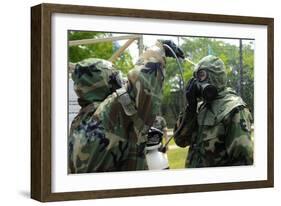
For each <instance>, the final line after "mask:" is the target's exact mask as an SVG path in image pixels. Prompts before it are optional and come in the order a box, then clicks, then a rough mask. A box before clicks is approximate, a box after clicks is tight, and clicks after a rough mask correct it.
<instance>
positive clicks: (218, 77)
mask: <svg viewBox="0 0 281 206" xmlns="http://www.w3.org/2000/svg"><path fill="white" fill-rule="evenodd" d="M201 69H204V70H206V71H207V72H208V79H209V83H210V84H212V85H214V86H216V88H217V89H218V90H219V91H220V90H222V89H223V88H225V86H226V83H227V76H226V70H225V65H224V63H223V61H222V60H221V59H220V58H219V57H216V56H212V55H209V56H206V57H204V58H202V59H201V60H200V61H199V62H198V64H197V65H196V67H195V70H194V73H197V72H198V71H199V70H201Z"/></svg>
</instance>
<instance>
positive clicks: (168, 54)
mask: <svg viewBox="0 0 281 206" xmlns="http://www.w3.org/2000/svg"><path fill="white" fill-rule="evenodd" d="M159 41H160V42H161V43H162V44H163V46H164V49H165V55H166V57H173V58H175V56H174V55H173V53H172V51H171V50H170V49H169V48H168V47H167V46H165V45H168V46H169V47H170V48H171V49H172V50H173V51H174V52H175V54H176V56H177V57H178V58H182V59H184V53H183V50H182V49H181V48H179V47H178V46H177V45H176V44H175V43H174V42H173V41H172V40H159Z"/></svg>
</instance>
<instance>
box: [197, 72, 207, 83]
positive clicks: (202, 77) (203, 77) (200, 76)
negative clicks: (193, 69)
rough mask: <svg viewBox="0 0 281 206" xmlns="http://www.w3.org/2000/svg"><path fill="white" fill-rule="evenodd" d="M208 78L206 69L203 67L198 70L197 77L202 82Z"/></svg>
mask: <svg viewBox="0 0 281 206" xmlns="http://www.w3.org/2000/svg"><path fill="white" fill-rule="evenodd" d="M207 78H208V74H207V72H206V71H205V70H203V69H201V70H199V71H198V72H197V79H198V81H200V82H203V81H205V80H206V79H207Z"/></svg>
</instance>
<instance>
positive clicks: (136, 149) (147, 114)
mask: <svg viewBox="0 0 281 206" xmlns="http://www.w3.org/2000/svg"><path fill="white" fill-rule="evenodd" d="M164 66H165V60H164V55H163V47H162V45H161V44H159V43H157V44H156V45H155V46H154V47H152V48H149V49H148V50H147V51H146V52H144V54H143V55H142V56H141V57H140V59H139V61H138V63H137V64H136V66H135V68H134V69H132V70H131V71H130V72H129V73H128V81H129V82H128V84H127V85H125V86H123V87H122V88H120V89H117V90H116V92H113V93H112V94H111V95H109V96H108V97H107V98H106V99H105V100H104V101H102V102H101V103H99V105H98V107H97V108H96V107H95V106H92V109H91V108H90V106H88V107H89V109H88V110H87V109H86V112H85V114H84V115H83V117H82V118H81V121H79V124H76V126H75V128H74V129H72V130H71V132H70V135H69V173H86V172H108V171H129V170H145V169H147V163H146V159H145V152H144V151H145V150H144V148H145V142H146V134H147V132H148V129H149V128H150V126H151V125H152V123H153V121H154V119H155V116H156V114H157V113H158V110H159V108H160V106H159V105H160V103H161V93H162V83H163V77H164V76H163V74H164Z"/></svg>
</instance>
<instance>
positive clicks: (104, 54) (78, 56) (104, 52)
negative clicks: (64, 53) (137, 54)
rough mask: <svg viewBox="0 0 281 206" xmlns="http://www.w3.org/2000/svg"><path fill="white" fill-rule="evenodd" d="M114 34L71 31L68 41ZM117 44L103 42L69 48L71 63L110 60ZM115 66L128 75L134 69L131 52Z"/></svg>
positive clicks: (117, 61)
mask: <svg viewBox="0 0 281 206" xmlns="http://www.w3.org/2000/svg"><path fill="white" fill-rule="evenodd" d="M111 36H112V33H105V32H86V31H69V33H68V39H69V40H70V41H72V40H82V39H98V38H106V37H111ZM116 49H117V48H116V44H114V43H113V42H101V43H96V44H87V45H78V46H69V48H68V57H69V61H70V62H73V63H76V62H79V61H81V60H83V59H86V58H101V59H109V58H110V57H111V56H112V55H113V53H114V52H115V51H116ZM114 65H115V66H116V68H117V69H119V70H121V71H122V72H123V73H125V74H126V73H127V72H128V71H129V70H130V69H131V68H132V67H133V61H132V57H131V55H130V54H129V52H127V51H125V52H124V53H123V54H122V55H121V56H120V57H119V58H118V59H117V60H116V61H115V62H114Z"/></svg>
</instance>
